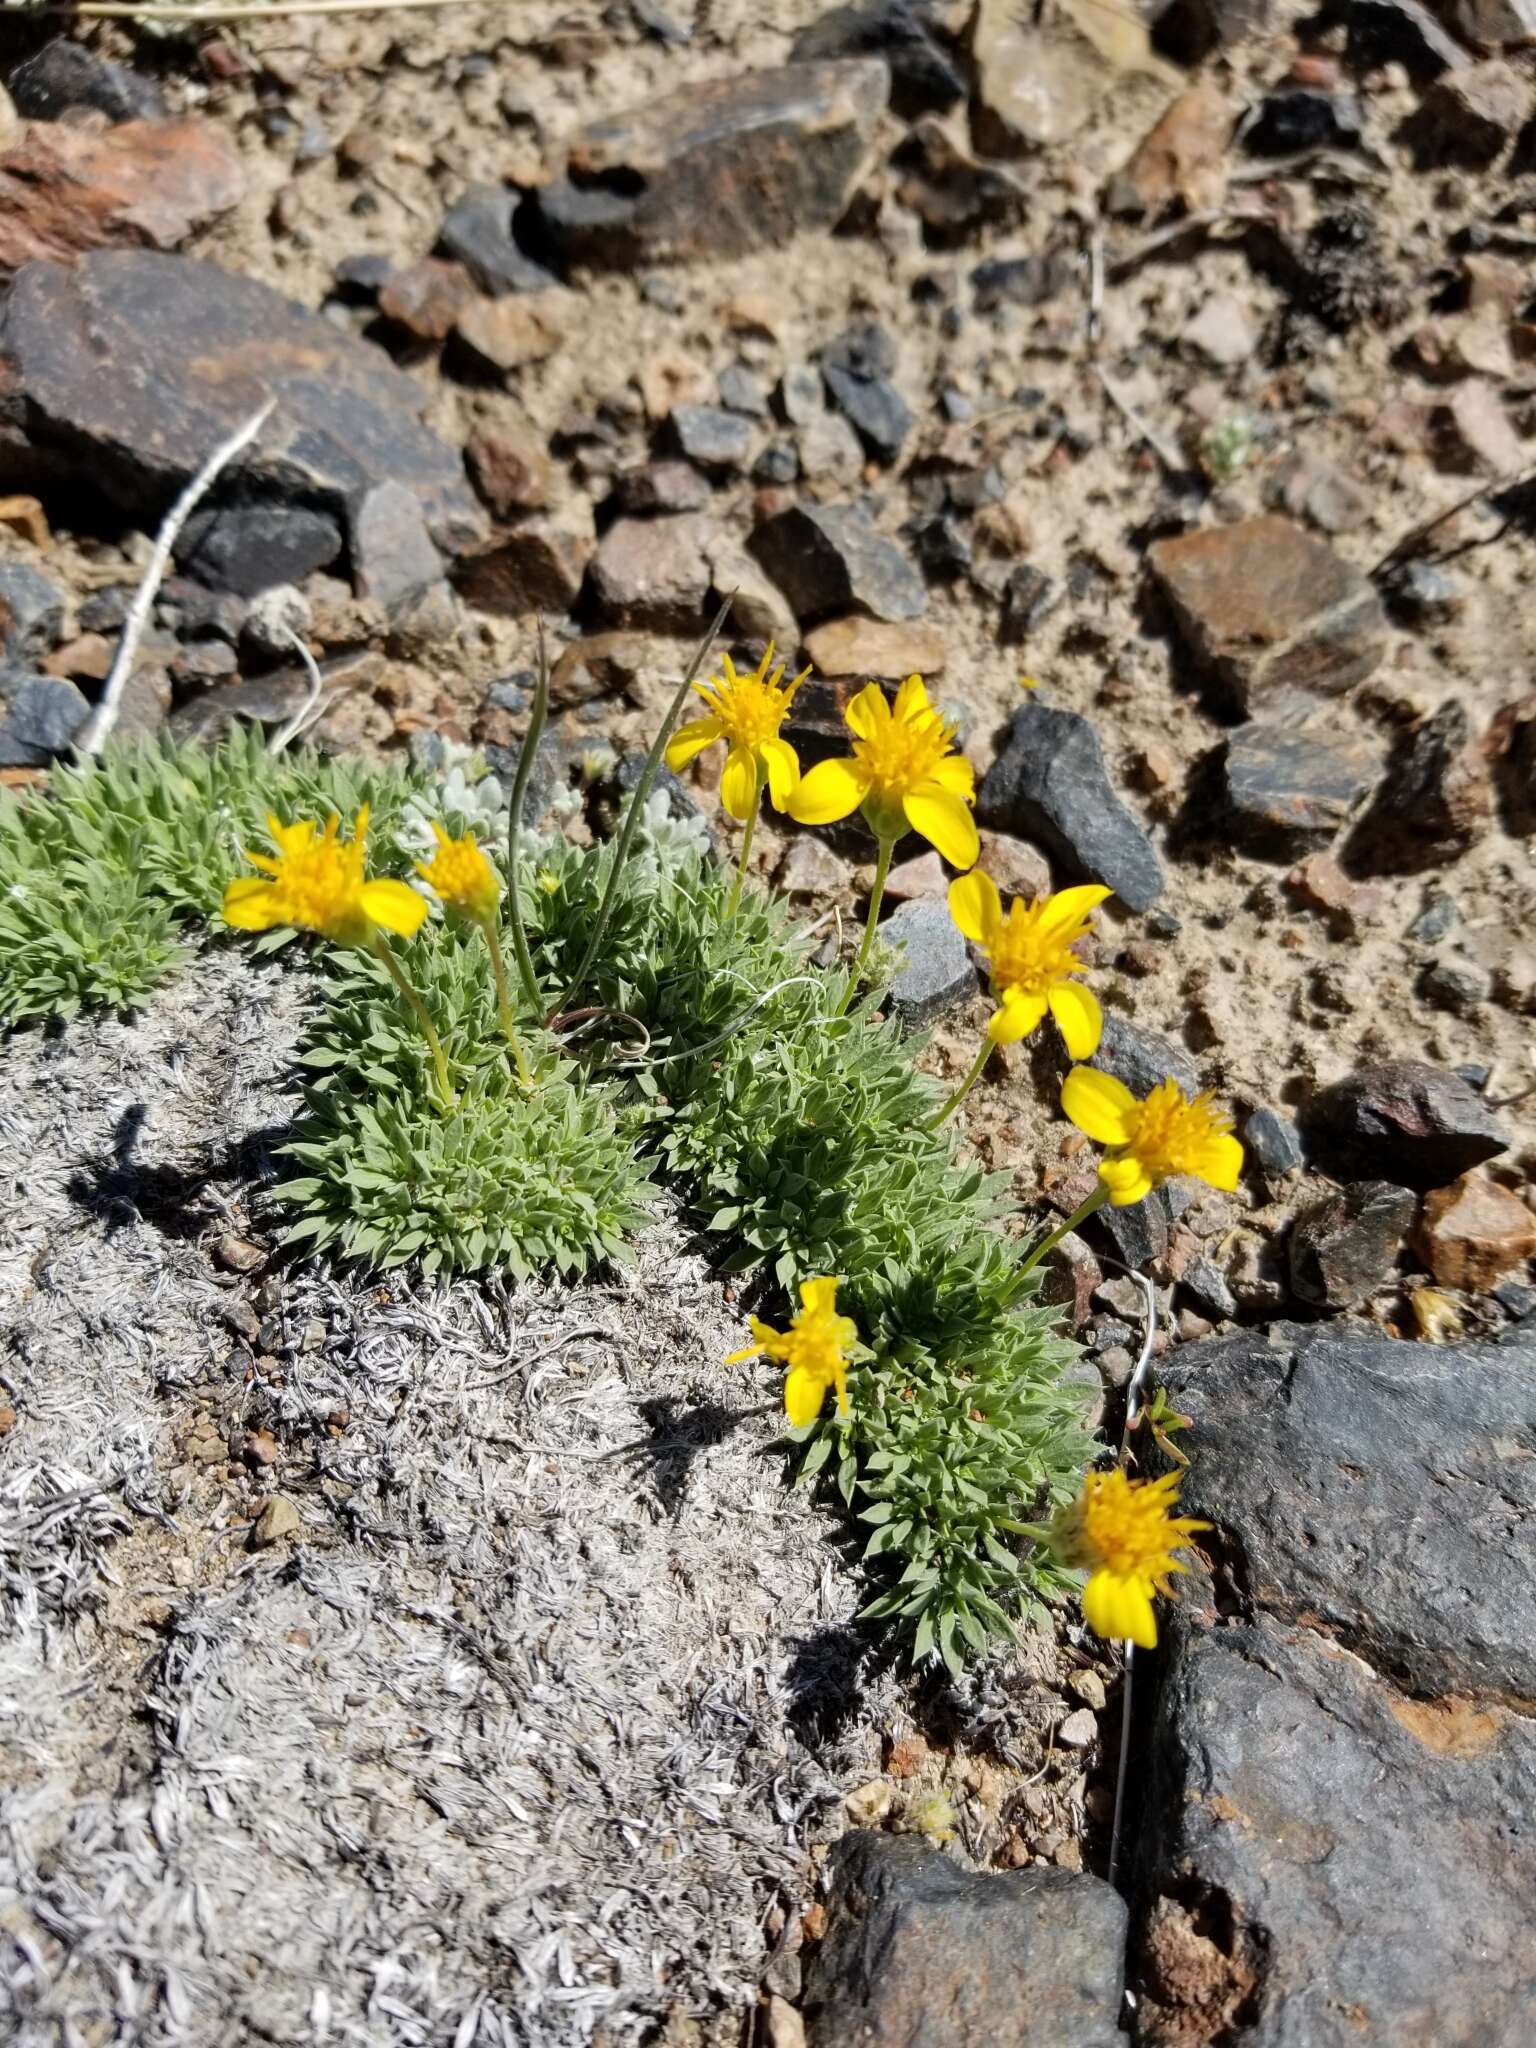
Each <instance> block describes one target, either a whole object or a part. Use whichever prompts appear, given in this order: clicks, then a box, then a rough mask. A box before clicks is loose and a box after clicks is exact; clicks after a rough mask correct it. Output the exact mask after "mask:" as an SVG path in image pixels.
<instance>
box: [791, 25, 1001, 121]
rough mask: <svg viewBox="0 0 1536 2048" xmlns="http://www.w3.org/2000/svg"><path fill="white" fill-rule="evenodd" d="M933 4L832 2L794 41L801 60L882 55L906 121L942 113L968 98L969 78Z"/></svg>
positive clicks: (893, 95)
mask: <svg viewBox="0 0 1536 2048" xmlns="http://www.w3.org/2000/svg"><path fill="white" fill-rule="evenodd" d="M945 41H946V39H945V37H944V35H943V31H942V29H941V28H940V27H939V25H938V24H937V23H936V22H935V21H934V19H933V15H932V10H931V9H930V8H927V7H925V6H923V5H921V4H920V0H917V4H914V0H864V4H862V5H858V6H851V7H833V8H830V9H829V10H828V11H827V12H826V13H825V14H823V15H820V16H818V18H817V19H816V20H815V21H813V22H812V23H811V25H810V27H809V28H803V29H801V31H800V33H799V35H797V36H796V37H795V40H794V42H793V43H792V44H791V46H790V52H789V54H790V56H791V57H792V58H793V59H794V61H795V62H796V63H797V64H805V63H820V62H823V61H825V60H826V59H828V58H836V57H879V58H882V59H883V60H884V62H885V63H886V65H887V66H888V67H889V69H890V74H891V107H892V110H893V112H895V113H897V114H899V115H900V116H901V118H902V119H903V120H904V121H911V120H915V119H916V117H917V116H918V115H919V114H942V113H945V112H946V111H947V110H948V109H949V108H950V107H952V106H954V105H955V104H956V103H957V102H958V101H960V100H963V99H964V98H965V78H964V75H963V74H962V73H961V71H960V70H959V68H958V66H957V65H956V63H955V61H954V59H953V58H952V57H951V55H950V53H949V51H948V50H947V49H946V47H945Z"/></svg>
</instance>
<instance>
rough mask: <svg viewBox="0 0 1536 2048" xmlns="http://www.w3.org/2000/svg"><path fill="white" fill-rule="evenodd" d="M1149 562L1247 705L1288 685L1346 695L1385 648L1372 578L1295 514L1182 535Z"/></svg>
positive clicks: (1223, 679) (1210, 666) (1205, 653)
mask: <svg viewBox="0 0 1536 2048" xmlns="http://www.w3.org/2000/svg"><path fill="white" fill-rule="evenodd" d="M1148 560H1149V562H1150V565H1151V568H1152V573H1153V575H1154V576H1155V577H1156V579H1157V581H1158V583H1159V584H1160V585H1161V587H1162V590H1163V593H1164V595H1165V596H1166V597H1167V599H1168V602H1169V604H1170V606H1171V607H1172V610H1173V615H1174V618H1175V620H1176V621H1177V623H1178V627H1179V630H1180V632H1181V634H1182V635H1183V637H1184V640H1185V641H1186V643H1187V644H1188V646H1189V649H1190V651H1191V653H1192V654H1193V655H1194V656H1195V657H1196V659H1197V660H1198V661H1199V662H1200V663H1201V664H1202V665H1203V666H1204V667H1205V668H1206V669H1207V670H1208V671H1209V672H1210V673H1211V674H1212V675H1213V676H1214V677H1215V678H1216V679H1217V680H1218V681H1219V682H1220V683H1222V684H1223V685H1224V686H1225V687H1226V689H1227V690H1228V691H1229V692H1230V693H1231V695H1232V697H1233V698H1234V699H1235V700H1236V702H1237V704H1238V705H1239V706H1240V707H1241V708H1243V709H1250V708H1252V707H1254V706H1256V705H1258V704H1261V703H1263V701H1264V700H1265V699H1266V698H1269V697H1272V696H1274V695H1276V694H1278V693H1279V692H1281V691H1284V690H1311V691H1315V692H1317V693H1319V694H1321V695H1325V696H1338V695H1339V694H1340V693H1341V692H1343V691H1345V690H1348V689H1350V688H1352V687H1353V686H1354V684H1356V683H1358V682H1361V681H1363V680H1364V678H1365V677H1366V676H1368V675H1370V674H1371V673H1372V672H1373V670H1374V669H1375V668H1376V667H1377V666H1378V664H1379V663H1380V661H1381V659H1382V657H1383V655H1384V654H1385V653H1386V648H1387V629H1386V617H1385V614H1384V613H1383V611H1382V606H1381V600H1380V599H1379V598H1378V596H1377V595H1376V592H1375V590H1374V589H1373V588H1372V587H1371V584H1370V582H1369V581H1368V580H1367V579H1366V578H1365V577H1364V576H1362V575H1361V574H1360V573H1359V571H1358V570H1356V569H1354V568H1352V567H1351V566H1350V564H1349V563H1348V562H1346V561H1345V560H1344V559H1343V558H1342V556H1340V555H1338V554H1336V553H1335V552H1334V550H1333V549H1332V548H1331V547H1329V546H1328V544H1327V542H1326V541H1321V540H1318V539H1317V538H1316V537H1315V535H1312V534H1309V533H1307V532H1305V531H1304V530H1303V529H1302V528H1301V527H1299V526H1297V525H1295V524H1294V522H1293V521H1291V520H1289V519H1282V518H1279V517H1278V516H1275V515H1272V514H1271V515H1266V516H1265V517H1264V518H1261V519H1247V520H1244V521H1242V522H1241V523H1240V524H1239V525H1236V526H1218V527H1209V528H1204V529H1202V530H1200V531H1198V532H1195V533H1186V534H1180V535H1179V536H1178V537H1177V538H1176V539H1173V540H1163V541H1158V542H1157V543H1156V544H1155V545H1154V546H1153V547H1152V548H1151V549H1150V550H1149V553H1148Z"/></svg>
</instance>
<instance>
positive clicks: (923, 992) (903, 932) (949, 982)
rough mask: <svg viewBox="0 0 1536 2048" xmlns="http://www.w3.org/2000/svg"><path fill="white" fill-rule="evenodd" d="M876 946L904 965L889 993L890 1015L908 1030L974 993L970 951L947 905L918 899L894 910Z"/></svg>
mask: <svg viewBox="0 0 1536 2048" xmlns="http://www.w3.org/2000/svg"><path fill="white" fill-rule="evenodd" d="M880 938H881V941H882V942H883V943H884V944H885V945H887V946H892V947H898V948H900V950H901V951H902V952H903V953H904V954H905V960H904V962H903V964H902V966H901V968H900V969H899V970H898V972H897V974H896V976H895V979H894V980H893V981H892V983H891V986H890V990H889V999H890V1005H891V1009H892V1010H893V1011H894V1012H895V1014H896V1016H898V1017H899V1018H900V1019H901V1021H902V1023H903V1024H905V1025H906V1026H908V1028H909V1029H916V1028H917V1027H918V1026H919V1025H923V1024H931V1023H932V1022H933V1021H934V1019H935V1018H937V1017H942V1016H943V1015H944V1013H945V1011H946V1010H952V1009H954V1008H955V1006H956V1004H958V1003H963V1002H965V1001H966V1000H967V998H968V997H970V996H972V995H974V994H975V991H976V970H975V968H974V967H973V966H972V965H971V955H970V949H969V947H968V946H967V945H966V943H965V940H964V939H963V938H962V937H961V935H960V933H959V931H958V930H957V929H956V927H955V921H954V919H953V918H952V917H951V916H950V914H949V905H948V904H947V903H935V902H933V901H932V900H931V899H925V898H918V899H916V900H915V901H913V902H910V903H903V904H900V905H898V907H897V908H896V910H895V911H894V912H893V913H892V915H891V916H890V917H888V918H887V919H886V921H885V923H884V924H883V925H882V926H881V927H880Z"/></svg>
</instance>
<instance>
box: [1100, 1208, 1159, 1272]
mask: <svg viewBox="0 0 1536 2048" xmlns="http://www.w3.org/2000/svg"><path fill="white" fill-rule="evenodd" d="M1169 1222H1170V1218H1169V1213H1168V1191H1167V1189H1166V1188H1155V1189H1154V1190H1153V1191H1152V1193H1151V1194H1150V1195H1148V1196H1147V1198H1146V1199H1145V1201H1141V1202H1128V1203H1127V1204H1126V1206H1125V1207H1124V1208H1123V1209H1117V1208H1115V1207H1114V1206H1113V1205H1110V1206H1109V1207H1106V1208H1103V1209H1101V1210H1100V1211H1099V1213H1098V1215H1097V1216H1096V1217H1095V1218H1094V1219H1093V1222H1092V1224H1091V1225H1090V1226H1089V1228H1090V1231H1091V1232H1092V1234H1093V1235H1094V1236H1096V1237H1107V1238H1108V1239H1109V1242H1110V1244H1111V1245H1112V1246H1113V1247H1114V1253H1115V1257H1116V1258H1117V1259H1118V1260H1119V1261H1120V1263H1121V1265H1123V1266H1129V1267H1130V1268H1131V1270H1132V1271H1133V1272H1143V1271H1145V1269H1146V1268H1147V1267H1148V1266H1151V1265H1155V1264H1156V1263H1157V1261H1158V1260H1159V1259H1160V1258H1162V1257H1163V1256H1164V1254H1165V1253H1166V1252H1167V1250H1168V1230H1169Z"/></svg>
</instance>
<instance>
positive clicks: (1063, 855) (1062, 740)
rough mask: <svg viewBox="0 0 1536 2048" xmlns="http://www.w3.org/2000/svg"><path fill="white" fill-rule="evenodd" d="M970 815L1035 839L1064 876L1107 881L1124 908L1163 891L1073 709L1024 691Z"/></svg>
mask: <svg viewBox="0 0 1536 2048" xmlns="http://www.w3.org/2000/svg"><path fill="white" fill-rule="evenodd" d="M976 816H977V821H978V822H979V823H980V824H983V825H991V826H995V827H997V829H998V830H1000V831H1004V832H1016V833H1018V834H1019V835H1020V836H1021V837H1023V838H1025V839H1033V840H1037V841H1038V842H1039V843H1040V845H1042V846H1043V847H1044V848H1045V850H1046V852H1047V853H1048V854H1049V855H1050V856H1051V858H1052V860H1053V861H1055V862H1057V863H1058V864H1059V865H1060V866H1061V867H1062V868H1063V869H1064V870H1065V872H1066V873H1067V875H1068V876H1069V877H1070V878H1071V879H1072V880H1074V881H1097V882H1104V883H1107V884H1108V886H1109V887H1110V888H1111V889H1113V890H1114V892H1115V894H1116V895H1117V896H1118V897H1119V898H1120V900H1121V902H1122V903H1123V904H1125V906H1126V908H1127V909H1129V910H1150V909H1151V907H1152V905H1153V904H1154V903H1155V902H1156V901H1157V899H1158V898H1159V897H1160V896H1161V895H1162V893H1163V870H1162V866H1161V864H1160V862H1159V860H1158V857H1157V854H1156V852H1155V851H1154V849H1153V846H1152V842H1151V840H1150V839H1149V838H1148V837H1147V835H1146V833H1145V832H1144V831H1143V830H1142V828H1141V826H1140V825H1139V824H1138V823H1137V822H1136V820H1135V818H1133V817H1132V815H1131V813H1130V812H1129V811H1128V810H1127V809H1126V807H1125V805H1124V804H1123V803H1122V802H1121V801H1120V798H1119V797H1118V796H1117V795H1116V794H1115V792H1114V790H1113V789H1112V788H1111V787H1110V782H1109V777H1108V775H1107V774H1106V772H1105V768H1104V754H1103V750H1102V749H1101V747H1100V745H1099V740H1098V735H1097V734H1096V733H1095V732H1094V730H1093V727H1092V726H1091V725H1090V724H1089V723H1088V721H1087V719H1086V718H1080V717H1079V716H1078V714H1077V713H1076V712H1075V711H1057V710H1054V709H1052V708H1051V707H1050V706H1048V705H1045V704H1041V703H1039V702H1038V701H1037V700H1035V699H1034V698H1031V699H1030V701H1029V702H1028V703H1026V704H1025V705H1023V706H1022V707H1021V709H1020V710H1018V711H1017V712H1015V714H1014V719H1013V727H1012V730H1011V732H1010V734H1009V738H1008V745H1007V746H1006V748H1005V749H1004V751H1003V752H1002V753H1001V754H1000V755H999V756H998V758H997V759H996V760H995V761H994V762H993V764H992V766H991V767H990V768H989V769H988V770H987V773H986V777H985V779H984V780H983V782H982V785H981V789H980V791H979V792H978V794H977V800H976Z"/></svg>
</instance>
